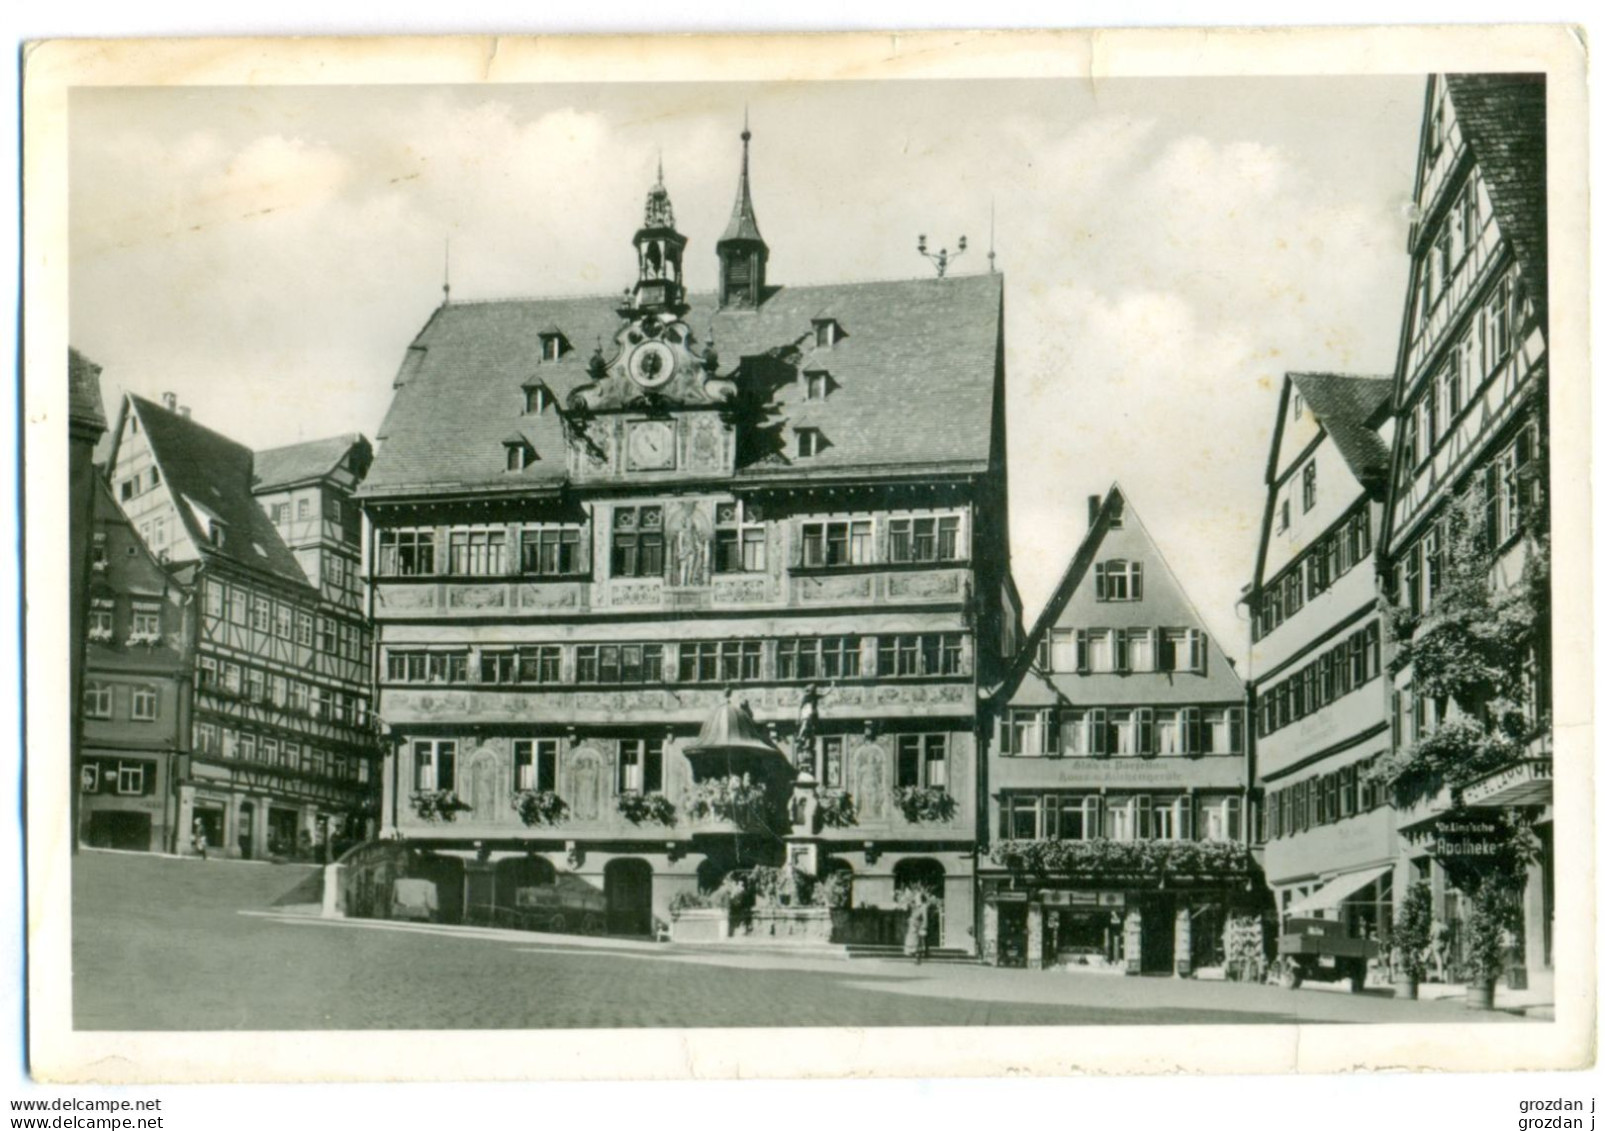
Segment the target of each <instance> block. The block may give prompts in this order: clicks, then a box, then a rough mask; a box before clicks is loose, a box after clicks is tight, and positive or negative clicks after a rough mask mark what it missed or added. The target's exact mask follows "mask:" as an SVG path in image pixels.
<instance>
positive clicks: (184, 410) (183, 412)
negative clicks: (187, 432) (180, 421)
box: [178, 404, 189, 420]
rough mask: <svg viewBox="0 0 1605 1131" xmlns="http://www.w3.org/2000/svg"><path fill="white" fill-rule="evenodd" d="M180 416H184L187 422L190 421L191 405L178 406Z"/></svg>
mask: <svg viewBox="0 0 1605 1131" xmlns="http://www.w3.org/2000/svg"><path fill="white" fill-rule="evenodd" d="M178 415H180V416H182V417H183V418H184V419H185V420H188V419H189V405H187V404H181V405H179V406H178Z"/></svg>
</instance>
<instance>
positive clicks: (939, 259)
mask: <svg viewBox="0 0 1605 1131" xmlns="http://www.w3.org/2000/svg"><path fill="white" fill-rule="evenodd" d="M968 246H969V241H967V240H966V239H965V238H964V237H963V236H960V237H959V249H958V250H957V251H955V252H954V253H953V254H952V255H949V254H948V253H947V248H945V247H944V248H942V249H941V250H940V251H938V252H937V253H936V254H935V255H932V254H931V253H930V252H929V251H927V250H926V248H925V236H924V235H923V234H922V235H921V236H920V246H919V252H920V254H921V255H923V256H924V257H925V258H926V259H929V260H930V261H931V262H932V263H934V264H936V277H937V278H938V279H940V278H943V277H944V276H945V275H946V274H947V266H948V264H949V263H952V262H953V261H954V260H955V259H957V258H958V257H959V256H961V255H963V254H964V250H965V248H967V247H968Z"/></svg>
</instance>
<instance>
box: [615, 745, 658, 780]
mask: <svg viewBox="0 0 1605 1131" xmlns="http://www.w3.org/2000/svg"><path fill="white" fill-rule="evenodd" d="M619 791H620V792H621V793H623V792H626V791H634V792H636V793H661V792H662V791H663V740H662V739H661V738H626V739H624V740H623V741H621V742H620V743H619Z"/></svg>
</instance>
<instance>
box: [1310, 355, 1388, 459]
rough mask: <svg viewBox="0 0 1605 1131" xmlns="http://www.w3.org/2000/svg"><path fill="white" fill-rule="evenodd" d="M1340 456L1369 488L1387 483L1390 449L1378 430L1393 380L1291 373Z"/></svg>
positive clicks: (1384, 377)
mask: <svg viewBox="0 0 1605 1131" xmlns="http://www.w3.org/2000/svg"><path fill="white" fill-rule="evenodd" d="M1287 376H1288V379H1289V380H1290V381H1292V382H1293V385H1294V386H1295V387H1296V388H1297V389H1298V391H1299V392H1300V393H1302V394H1303V395H1304V403H1305V404H1307V405H1309V407H1310V411H1311V412H1313V413H1314V414H1315V419H1317V420H1319V421H1320V422H1321V426H1322V427H1323V428H1325V429H1326V433H1327V435H1328V436H1331V437H1332V443H1333V444H1334V445H1336V447H1337V450H1338V453H1339V454H1340V455H1342V457H1343V459H1344V461H1345V462H1346V463H1347V464H1348V465H1349V470H1350V471H1352V472H1354V477H1355V478H1356V479H1358V480H1359V481H1360V482H1361V483H1362V484H1365V485H1366V486H1375V485H1377V484H1380V483H1385V482H1386V481H1387V477H1388V459H1389V453H1388V446H1387V445H1386V444H1385V443H1383V442H1382V438H1381V437H1380V436H1378V435H1377V434H1376V432H1375V430H1374V421H1375V418H1376V416H1377V413H1378V411H1379V410H1380V409H1382V407H1383V406H1384V405H1385V404H1386V403H1387V400H1388V397H1389V395H1390V394H1391V393H1392V390H1393V378H1392V377H1386V376H1383V377H1359V376H1354V375H1351V374H1347V373H1289V374H1288V375H1287Z"/></svg>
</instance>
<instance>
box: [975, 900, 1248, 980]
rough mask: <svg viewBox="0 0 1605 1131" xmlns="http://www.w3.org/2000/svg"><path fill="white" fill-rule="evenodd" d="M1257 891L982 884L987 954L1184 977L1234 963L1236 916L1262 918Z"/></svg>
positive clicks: (1042, 964)
mask: <svg viewBox="0 0 1605 1131" xmlns="http://www.w3.org/2000/svg"><path fill="white" fill-rule="evenodd" d="M1263 904H1264V898H1263V895H1262V894H1259V893H1256V891H1255V889H1254V888H1253V887H1252V885H1250V884H1248V883H1245V882H1243V881H1241V880H1239V881H1237V882H1236V883H1222V884H1207V883H1204V884H1198V885H1196V886H1188V887H1185V888H1170V887H1163V888H1162V887H1159V886H1157V885H1154V884H1127V885H1118V884H1108V883H1105V884H1099V883H1096V882H1080V883H1078V882H1077V881H1076V880H1074V879H1067V880H1065V881H1058V880H1042V881H1037V880H1029V881H1027V880H1021V879H1019V878H1011V879H989V880H984V881H983V882H982V930H983V940H982V942H983V954H984V956H985V959H986V961H987V962H988V963H990V964H992V965H996V966H1020V967H1026V968H1029V969H1033V970H1040V969H1054V968H1070V969H1078V970H1085V971H1089V972H1090V971H1108V972H1111V973H1125V974H1176V975H1180V976H1183V977H1186V976H1190V975H1193V974H1196V973H1198V972H1199V971H1201V970H1216V969H1223V968H1224V967H1225V965H1226V961H1227V954H1226V934H1227V927H1228V924H1229V922H1230V921H1231V920H1232V919H1234V918H1255V919H1257V918H1258V917H1259V916H1260V914H1261V913H1262V911H1263Z"/></svg>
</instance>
